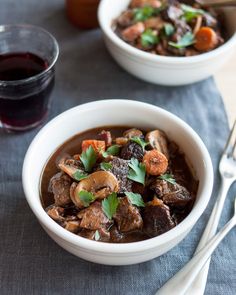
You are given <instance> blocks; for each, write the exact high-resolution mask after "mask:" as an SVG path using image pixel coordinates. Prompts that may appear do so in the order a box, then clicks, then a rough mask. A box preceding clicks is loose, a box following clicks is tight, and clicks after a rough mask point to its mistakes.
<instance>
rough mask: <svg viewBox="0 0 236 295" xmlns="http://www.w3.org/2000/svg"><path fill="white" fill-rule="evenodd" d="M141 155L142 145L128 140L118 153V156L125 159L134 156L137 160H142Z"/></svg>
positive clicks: (142, 153)
mask: <svg viewBox="0 0 236 295" xmlns="http://www.w3.org/2000/svg"><path fill="white" fill-rule="evenodd" d="M143 155H144V152H143V149H142V147H141V146H140V145H139V144H137V143H136V142H133V141H129V142H128V143H127V144H125V145H124V146H123V147H122V149H121V153H120V157H121V158H122V159H125V160H130V159H131V158H136V159H138V160H139V161H142V159H143Z"/></svg>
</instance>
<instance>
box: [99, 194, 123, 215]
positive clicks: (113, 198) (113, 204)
mask: <svg viewBox="0 0 236 295" xmlns="http://www.w3.org/2000/svg"><path fill="white" fill-rule="evenodd" d="M118 204H119V199H118V198H117V195H116V193H112V194H110V195H109V196H108V197H107V198H106V199H104V200H103V201H102V210H103V212H104V213H105V214H106V216H107V218H109V219H112V217H113V215H114V214H115V213H116V209H117V207H118Z"/></svg>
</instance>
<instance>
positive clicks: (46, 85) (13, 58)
mask: <svg viewBox="0 0 236 295" xmlns="http://www.w3.org/2000/svg"><path fill="white" fill-rule="evenodd" d="M58 54H59V47H58V43H57V41H56V39H55V38H54V37H53V36H52V35H51V34H50V33H49V32H47V31H45V30H44V29H42V28H40V27H36V26H32V25H1V26H0V127H2V128H4V129H6V130H8V131H25V130H29V129H31V128H34V127H36V126H38V125H39V124H40V123H42V122H43V120H44V118H45V117H46V115H47V113H48V108H49V98H50V94H51V92H52V89H53V86H54V77H55V63H56V61H57V58H58Z"/></svg>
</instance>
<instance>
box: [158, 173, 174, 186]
mask: <svg viewBox="0 0 236 295" xmlns="http://www.w3.org/2000/svg"><path fill="white" fill-rule="evenodd" d="M158 178H159V179H161V180H165V181H167V182H169V183H171V184H176V181H175V179H174V178H173V175H172V174H163V175H160V176H158Z"/></svg>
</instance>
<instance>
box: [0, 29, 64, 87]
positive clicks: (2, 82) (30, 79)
mask: <svg viewBox="0 0 236 295" xmlns="http://www.w3.org/2000/svg"><path fill="white" fill-rule="evenodd" d="M11 29H28V30H35V31H36V30H37V31H41V32H43V33H44V34H46V35H48V37H49V38H50V39H51V40H52V43H53V47H54V50H53V52H54V56H53V59H52V61H50V63H49V66H48V67H47V68H46V69H45V70H43V71H42V72H40V73H38V74H36V75H33V76H31V77H28V78H25V79H19V80H1V79H0V85H13V86H14V85H18V84H27V83H31V82H34V81H35V80H37V79H40V78H41V77H42V76H44V75H45V74H46V73H47V72H49V71H50V70H51V69H52V68H53V67H54V65H55V63H56V61H57V59H58V56H59V45H58V42H57V40H56V38H55V37H54V36H53V35H52V34H51V33H50V32H48V31H47V30H45V29H44V28H42V27H40V26H35V25H29V24H6V25H0V34H1V33H2V32H5V31H7V30H11ZM9 53H10V52H9Z"/></svg>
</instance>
